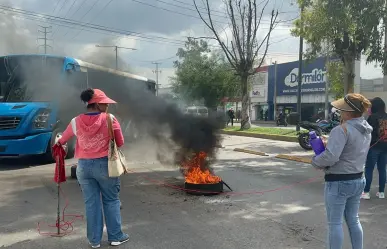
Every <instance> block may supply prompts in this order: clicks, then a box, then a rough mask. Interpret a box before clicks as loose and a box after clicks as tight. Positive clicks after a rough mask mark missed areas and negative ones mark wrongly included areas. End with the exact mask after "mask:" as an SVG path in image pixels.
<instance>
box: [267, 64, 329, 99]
mask: <svg viewBox="0 0 387 249" xmlns="http://www.w3.org/2000/svg"><path fill="white" fill-rule="evenodd" d="M270 71H271V72H273V71H275V70H270ZM271 72H270V73H271ZM273 73H274V72H273ZM326 80H327V75H326V68H325V58H322V57H321V58H318V59H316V60H314V61H304V64H303V68H302V86H301V92H302V93H324V92H325V85H326ZM269 84H270V85H272V86H274V84H275V75H273V76H271V77H269ZM297 86H298V61H294V62H289V63H284V64H278V65H277V96H282V95H297V91H298V89H297Z"/></svg>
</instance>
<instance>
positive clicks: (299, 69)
mask: <svg viewBox="0 0 387 249" xmlns="http://www.w3.org/2000/svg"><path fill="white" fill-rule="evenodd" d="M303 12H304V4H303V3H302V4H301V17H300V19H301V32H300V50H299V58H298V88H297V113H298V124H297V128H296V130H297V131H300V123H301V121H302V115H301V87H302V64H303V62H302V53H303V51H304V37H303V34H302V33H303V31H304V28H303V26H304V23H303V19H302V13H303Z"/></svg>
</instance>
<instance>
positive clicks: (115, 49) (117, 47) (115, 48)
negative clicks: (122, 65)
mask: <svg viewBox="0 0 387 249" xmlns="http://www.w3.org/2000/svg"><path fill="white" fill-rule="evenodd" d="M95 46H96V47H97V48H114V51H116V70H118V49H119V48H120V49H130V50H137V49H135V48H127V47H119V46H101V45H95Z"/></svg>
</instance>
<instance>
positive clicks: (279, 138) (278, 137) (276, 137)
mask: <svg viewBox="0 0 387 249" xmlns="http://www.w3.org/2000/svg"><path fill="white" fill-rule="evenodd" d="M220 133H221V134H224V135H232V136H240V137H254V138H262V139H269V140H275V141H284V142H294V143H298V138H297V137H289V136H283V135H268V134H259V133H251V132H244V131H221V132H220Z"/></svg>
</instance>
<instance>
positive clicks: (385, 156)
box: [362, 98, 387, 200]
mask: <svg viewBox="0 0 387 249" xmlns="http://www.w3.org/2000/svg"><path fill="white" fill-rule="evenodd" d="M371 103H372V107H371V115H370V116H369V117H368V123H369V124H370V125H371V126H372V128H373V131H372V139H371V148H370V150H369V151H368V156H367V161H366V164H365V178H366V186H365V188H364V193H363V195H362V198H363V199H367V200H368V199H370V198H371V196H370V189H371V183H372V177H373V172H374V168H375V165H376V166H377V169H378V172H379V191H378V192H377V193H376V196H377V197H379V198H380V199H384V198H385V196H384V188H385V186H386V163H387V137H385V135H387V133H386V131H387V114H386V104H385V103H384V101H383V100H382V99H381V98H374V99H373V100H372V101H371Z"/></svg>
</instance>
